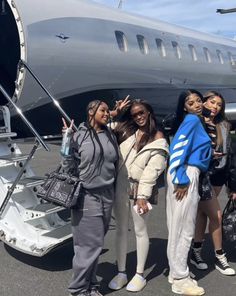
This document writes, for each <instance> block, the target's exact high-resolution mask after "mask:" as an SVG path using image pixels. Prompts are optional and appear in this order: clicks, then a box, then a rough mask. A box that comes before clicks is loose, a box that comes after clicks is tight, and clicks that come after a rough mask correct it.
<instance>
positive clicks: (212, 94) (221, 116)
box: [203, 90, 226, 124]
mask: <svg viewBox="0 0 236 296" xmlns="http://www.w3.org/2000/svg"><path fill="white" fill-rule="evenodd" d="M213 97H219V98H221V101H222V107H221V110H220V112H219V113H218V114H217V115H216V116H215V117H214V119H213V123H214V124H217V123H220V122H222V121H224V120H226V117H225V99H224V97H223V96H222V94H220V93H218V92H217V91H214V90H210V91H208V92H206V93H205V94H204V95H203V102H204V103H205V102H206V101H207V100H208V99H211V98H213Z"/></svg>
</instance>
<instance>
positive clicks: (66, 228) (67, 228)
mask: <svg viewBox="0 0 236 296" xmlns="http://www.w3.org/2000/svg"><path fill="white" fill-rule="evenodd" d="M42 236H48V237H51V238H56V239H63V240H66V239H69V238H71V237H72V231H71V224H70V223H69V224H66V225H63V226H61V227H58V228H56V229H53V230H50V231H48V232H46V233H44V234H43V235H42Z"/></svg>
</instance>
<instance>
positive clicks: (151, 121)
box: [114, 99, 160, 151]
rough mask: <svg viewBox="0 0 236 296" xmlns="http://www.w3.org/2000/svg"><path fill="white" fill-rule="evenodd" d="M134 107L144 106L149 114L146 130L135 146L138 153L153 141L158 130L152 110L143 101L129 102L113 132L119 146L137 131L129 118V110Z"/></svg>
mask: <svg viewBox="0 0 236 296" xmlns="http://www.w3.org/2000/svg"><path fill="white" fill-rule="evenodd" d="M136 105H142V106H144V107H145V108H146V110H147V111H148V112H149V118H148V123H147V125H146V129H145V131H144V134H143V136H142V138H141V139H140V141H139V143H138V146H137V151H140V150H141V149H142V148H143V147H144V146H145V145H146V144H147V143H150V142H152V141H153V140H154V138H155V135H156V132H157V131H158V130H160V129H159V128H158V124H157V120H156V117H155V114H154V111H153V108H152V106H151V105H150V104H149V103H147V102H146V101H145V100H141V99H139V100H133V101H131V103H130V105H129V107H128V108H127V109H126V111H125V112H124V113H123V115H122V117H121V119H120V122H119V123H118V125H117V126H116V128H115V130H114V132H115V135H116V137H117V141H118V143H119V144H120V143H122V142H124V141H125V140H126V139H127V138H129V137H130V136H131V135H133V134H134V133H135V132H136V131H137V130H138V128H139V126H138V125H137V124H136V123H135V121H134V120H133V118H132V116H131V109H132V107H134V106H136Z"/></svg>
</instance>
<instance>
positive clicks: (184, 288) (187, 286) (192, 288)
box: [172, 277, 205, 296]
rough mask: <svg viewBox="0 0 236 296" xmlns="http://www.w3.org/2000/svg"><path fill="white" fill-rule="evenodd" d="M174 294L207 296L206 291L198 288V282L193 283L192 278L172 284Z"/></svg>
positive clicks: (175, 281)
mask: <svg viewBox="0 0 236 296" xmlns="http://www.w3.org/2000/svg"><path fill="white" fill-rule="evenodd" d="M172 292H173V293H176V294H183V295H190V296H200V295H204V294H205V291H204V289H203V288H202V287H198V285H197V283H196V281H193V280H192V279H191V278H190V277H187V278H184V279H180V280H174V283H173V284H172Z"/></svg>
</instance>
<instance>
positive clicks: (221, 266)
mask: <svg viewBox="0 0 236 296" xmlns="http://www.w3.org/2000/svg"><path fill="white" fill-rule="evenodd" d="M215 268H216V269H217V270H219V272H221V273H222V274H224V275H235V270H234V269H233V268H231V267H230V266H229V263H228V260H227V258H226V255H225V253H224V254H222V255H217V254H216V259H215Z"/></svg>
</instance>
